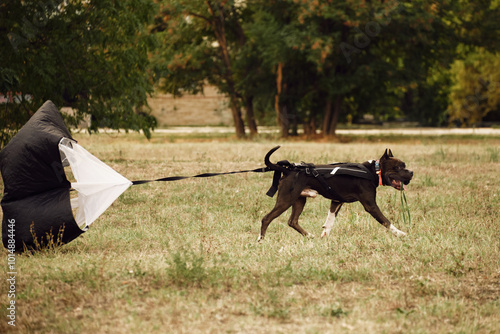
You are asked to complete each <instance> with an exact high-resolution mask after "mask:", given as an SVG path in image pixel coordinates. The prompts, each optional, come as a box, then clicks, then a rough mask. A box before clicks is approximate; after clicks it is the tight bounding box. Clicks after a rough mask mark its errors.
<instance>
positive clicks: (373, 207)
mask: <svg viewBox="0 0 500 334" xmlns="http://www.w3.org/2000/svg"><path fill="white" fill-rule="evenodd" d="M361 204H363V207H364V208H365V210H366V211H367V212H368V213H370V214H371V215H372V217H373V218H375V219H376V220H377V221H378V222H379V223H380V224H382V225H383V226H384V227H386V228H387V229H388V230H389V231H390V232H391V233H392V234H394V235H395V236H397V237H403V236H405V235H406V233H405V232H403V231H400V230H398V229H397V228H396V227H395V226H394V225H392V224H391V222H390V221H389V219H387V218H386V217H385V216H384V214H383V213H382V211H380V208H379V207H378V205H377V203H375V201H369V202H368V203H366V202H361Z"/></svg>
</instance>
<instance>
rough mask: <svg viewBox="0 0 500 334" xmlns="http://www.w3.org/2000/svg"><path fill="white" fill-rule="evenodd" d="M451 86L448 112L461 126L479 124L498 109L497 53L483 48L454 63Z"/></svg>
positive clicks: (499, 62) (499, 70)
mask: <svg viewBox="0 0 500 334" xmlns="http://www.w3.org/2000/svg"><path fill="white" fill-rule="evenodd" d="M451 72H452V75H453V85H452V86H451V92H450V106H449V108H448V112H449V115H450V119H451V121H459V122H460V123H462V124H463V125H473V124H476V123H478V122H480V121H481V120H482V119H483V118H484V117H486V116H487V115H488V113H490V112H495V111H498V110H499V107H500V53H491V52H488V51H486V50H484V49H482V48H481V49H477V51H475V52H473V53H471V54H469V55H468V56H467V57H466V58H465V59H464V60H457V61H455V62H454V63H453V66H452V68H451Z"/></svg>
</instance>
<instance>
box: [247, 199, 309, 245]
mask: <svg viewBox="0 0 500 334" xmlns="http://www.w3.org/2000/svg"><path fill="white" fill-rule="evenodd" d="M278 198H279V195H278ZM304 198H305V197H304ZM291 206H292V204H289V202H283V201H279V200H278V201H276V205H275V206H274V208H273V209H272V210H271V212H269V213H268V214H267V215H265V216H264V218H262V226H261V228H260V235H259V238H258V239H257V241H261V240H262V239H264V236H265V235H266V230H267V227H268V226H269V224H271V222H272V221H273V220H274V219H275V218H277V217H279V215H281V214H282V213H283V212H285V211H286V210H288V208H289V207H291Z"/></svg>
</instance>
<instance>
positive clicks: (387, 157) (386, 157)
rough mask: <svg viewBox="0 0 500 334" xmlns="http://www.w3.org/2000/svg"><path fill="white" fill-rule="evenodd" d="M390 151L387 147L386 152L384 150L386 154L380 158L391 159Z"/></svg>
mask: <svg viewBox="0 0 500 334" xmlns="http://www.w3.org/2000/svg"><path fill="white" fill-rule="evenodd" d="M389 157H390V156H389V153H388V150H387V149H385V152H384V155H383V156H382V158H380V160H386V159H389Z"/></svg>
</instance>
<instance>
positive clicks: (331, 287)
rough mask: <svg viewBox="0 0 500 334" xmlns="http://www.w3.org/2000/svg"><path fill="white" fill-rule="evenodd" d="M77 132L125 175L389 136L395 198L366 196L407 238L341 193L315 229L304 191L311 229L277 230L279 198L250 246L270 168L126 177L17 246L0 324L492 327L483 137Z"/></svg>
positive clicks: (349, 146) (320, 211)
mask: <svg viewBox="0 0 500 334" xmlns="http://www.w3.org/2000/svg"><path fill="white" fill-rule="evenodd" d="M76 138H77V139H78V141H79V143H80V144H81V145H83V146H84V147H85V148H86V149H88V150H89V151H90V152H92V153H93V154H94V155H96V156H97V157H99V158H100V159H102V160H103V161H105V162H106V163H108V164H109V165H110V166H111V167H113V168H114V169H115V170H117V171H118V172H120V173H121V174H122V175H124V176H126V177H127V178H129V179H130V180H139V179H154V178H160V177H166V176H175V175H195V174H199V173H203V172H226V171H234V170H242V169H253V168H257V167H260V166H263V165H264V163H263V158H264V155H265V153H267V151H268V150H269V149H270V148H272V147H274V146H275V145H278V144H280V145H282V148H281V149H280V150H279V151H278V152H276V153H275V155H273V161H277V160H284V159H286V160H289V161H291V162H300V161H306V162H312V163H328V162H338V161H353V162H362V161H365V160H369V159H377V158H379V157H380V156H381V155H382V153H383V152H384V150H385V149H386V148H391V149H392V151H393V152H394V154H395V155H396V157H399V158H401V159H403V160H404V161H405V162H406V163H407V165H408V167H409V168H411V169H413V170H414V172H415V177H414V180H413V181H412V182H411V183H410V184H409V186H408V190H407V191H406V192H405V193H404V195H405V196H406V202H405V201H404V198H402V197H401V196H402V194H401V193H400V192H397V191H395V190H394V189H392V188H388V187H382V188H379V189H378V197H377V202H378V204H379V206H380V207H381V210H382V212H383V213H384V214H385V215H386V216H387V217H388V218H389V219H390V220H391V221H392V222H393V223H394V224H395V225H396V226H397V227H398V228H399V229H401V230H403V231H404V232H407V233H408V235H407V236H406V237H405V238H396V237H394V236H392V235H391V234H390V233H388V232H387V231H386V230H385V229H384V228H383V227H382V226H380V224H378V223H377V222H376V221H375V220H374V219H373V218H372V217H371V216H369V214H367V213H366V212H365V211H364V209H363V207H362V206H361V205H360V204H359V203H355V204H346V205H344V206H343V207H342V210H341V211H340V213H339V216H338V218H337V221H336V223H335V226H334V227H333V229H332V231H331V234H330V236H329V237H328V238H327V239H322V238H320V237H319V236H320V234H321V232H322V228H321V226H322V225H323V223H324V221H325V219H326V216H327V212H328V209H329V201H327V200H325V199H323V198H316V199H311V200H308V203H307V205H306V207H305V210H304V213H303V214H302V216H301V219H300V224H301V225H302V226H303V227H304V228H305V229H306V230H307V231H309V232H311V233H312V234H313V235H315V237H314V238H304V237H302V236H301V235H299V234H298V233H297V232H296V231H294V230H293V229H291V228H290V227H288V225H287V219H288V217H289V215H290V211H288V212H286V213H285V214H283V215H282V216H281V217H279V218H278V219H276V220H275V221H273V223H272V224H271V225H270V226H269V228H268V231H267V234H266V239H265V240H264V242H262V243H257V242H256V241H257V237H258V234H259V229H260V220H261V219H262V217H263V216H264V215H265V214H266V213H268V212H269V211H270V210H271V208H272V207H273V206H274V202H275V198H269V197H267V196H265V193H266V191H267V189H268V188H269V186H270V185H271V181H272V173H249V174H237V175H226V176H218V177H213V178H209V179H187V180H182V181H177V182H168V183H150V184H144V185H138V186H133V187H131V188H130V189H129V190H127V191H126V192H125V193H124V194H123V195H122V196H121V197H120V198H119V199H118V200H117V201H116V202H115V203H114V204H113V205H112V206H111V207H110V208H109V209H108V210H107V211H106V212H105V213H104V214H103V215H102V216H101V217H100V218H99V219H98V220H97V221H96V222H95V223H94V224H93V225H92V226H91V227H90V230H89V231H88V232H86V233H84V234H83V235H82V236H80V237H79V238H77V239H76V240H74V241H73V242H71V243H70V244H68V245H65V246H62V247H51V248H50V249H48V250H45V251H41V252H36V253H32V254H24V255H20V256H18V257H16V267H17V270H18V272H17V276H16V306H17V310H16V312H17V313H16V316H17V318H16V328H15V329H13V328H11V327H10V326H8V324H7V322H6V319H7V318H6V311H5V310H6V307H7V303H8V297H7V285H6V283H5V282H6V281H5V280H4V281H3V282H2V283H1V284H0V308H1V309H2V311H1V312H0V314H1V319H0V332H1V333H4V332H16V331H17V332H26V333H31V332H33V333H131V332H135V331H141V332H148V333H184V332H193V333H221V332H223V333H224V332H226V333H289V332H292V333H294V332H297V333H349V332H356V333H358V332H359V333H461V332H462V333H495V332H498V331H500V325H499V324H500V315H499V313H498V309H499V307H500V300H499V296H500V272H499V269H498V268H500V262H499V259H500V225H499V224H498V222H499V221H500V214H499V212H500V184H499V183H498V182H497V180H498V178H499V176H500V175H499V170H500V169H499V167H500V166H499V162H498V153H499V150H498V149H497V147H498V144H499V143H500V142H499V139H498V138H494V137H489V138H488V137H484V138H477V137H470V138H469V137H460V136H452V137H437V136H436V137H415V138H408V137H404V138H402V137H400V136H393V137H383V136H376V137H374V138H372V139H373V141H372V140H367V139H366V137H361V136H360V137H355V138H354V137H353V138H352V139H349V140H345V141H343V142H342V141H341V142H326V141H325V142H314V141H308V140H301V139H300V138H292V139H291V140H290V141H287V142H283V141H282V140H279V139H278V138H277V137H273V136H272V135H268V136H267V137H266V138H262V137H261V138H257V139H253V140H248V141H236V140H235V139H234V138H232V137H230V136H226V135H224V136H215V137H211V136H206V137H203V138H201V137H193V138H182V136H176V137H168V136H159V135H158V136H157V135H153V138H152V140H151V141H147V140H145V139H144V138H142V137H141V136H140V135H137V134H132V133H131V134H128V135H126V134H118V135H114V136H110V135H92V136H90V137H89V136H84V135H76ZM408 210H409V213H410V214H411V222H410V221H409V220H408V217H407V214H408ZM405 219H406V221H405ZM0 253H1V256H3V258H4V259H5V262H4V264H5V266H4V267H5V268H6V266H7V262H6V261H7V251H6V250H5V249H4V250H2V251H0ZM13 330H15V331H13Z"/></svg>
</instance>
